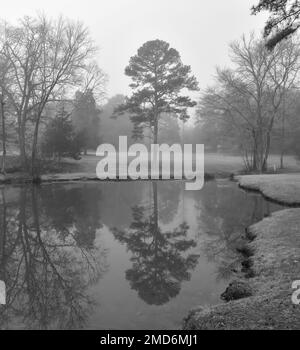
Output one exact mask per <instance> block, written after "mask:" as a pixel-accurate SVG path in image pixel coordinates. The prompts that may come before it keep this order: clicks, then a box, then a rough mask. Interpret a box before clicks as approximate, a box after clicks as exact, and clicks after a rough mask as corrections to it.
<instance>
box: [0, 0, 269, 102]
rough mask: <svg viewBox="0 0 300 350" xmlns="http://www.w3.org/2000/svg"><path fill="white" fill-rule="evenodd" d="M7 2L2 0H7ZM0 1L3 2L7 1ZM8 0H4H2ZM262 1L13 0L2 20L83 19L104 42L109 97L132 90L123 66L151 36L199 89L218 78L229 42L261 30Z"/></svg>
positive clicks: (100, 42)
mask: <svg viewBox="0 0 300 350" xmlns="http://www.w3.org/2000/svg"><path fill="white" fill-rule="evenodd" d="M2 1H3V0H2ZM2 1H1V2H2ZM3 2H4V1H3ZM257 2H258V0H226V1H224V0H219V1H213V0H84V1H83V0H81V1H78V0H48V1H44V0H26V1H24V0H13V1H6V2H5V5H4V6H3V4H2V6H1V13H0V17H1V19H5V20H7V21H12V22H14V21H16V20H17V19H18V18H20V17H22V16H24V15H35V14H36V13H37V12H43V13H45V14H46V15H49V16H50V17H56V16H59V15H64V16H65V17H68V18H71V19H74V20H80V21H82V22H84V24H85V25H86V26H87V27H88V28H89V29H90V32H91V36H92V38H93V39H94V40H95V43H96V45H97V46H98V47H99V53H98V57H97V60H98V62H99V65H100V67H101V68H102V69H103V70H104V71H105V72H106V73H107V74H108V78H109V81H108V85H107V96H108V97H110V96H113V95H115V94H119V93H121V94H129V93H130V89H129V87H128V85H129V83H130V80H129V79H128V78H127V77H126V76H125V74H124V69H125V67H126V65H127V64H128V62H129V59H130V57H131V56H133V55H134V54H135V53H136V52H137V49H138V48H139V47H140V46H141V45H142V44H143V43H144V42H146V41H148V40H153V39H161V40H165V41H167V42H169V43H170V45H171V46H172V47H174V48H175V49H177V50H178V51H179V53H180V54H181V58H182V61H183V63H184V64H188V65H190V66H191V68H192V72H193V74H194V75H195V76H196V77H197V79H198V81H199V86H200V89H201V90H203V89H205V88H206V87H207V86H208V85H211V84H212V83H213V76H214V72H215V68H216V66H221V67H224V66H227V65H229V63H230V61H229V58H228V44H229V43H230V42H232V41H233V40H237V39H239V38H240V37H241V36H242V34H249V33H250V32H251V31H255V32H256V33H257V34H259V33H260V32H261V31H262V29H263V26H264V23H265V20H266V18H267V14H260V15H257V16H252V15H251V11H250V8H251V6H252V5H254V4H256V3H257Z"/></svg>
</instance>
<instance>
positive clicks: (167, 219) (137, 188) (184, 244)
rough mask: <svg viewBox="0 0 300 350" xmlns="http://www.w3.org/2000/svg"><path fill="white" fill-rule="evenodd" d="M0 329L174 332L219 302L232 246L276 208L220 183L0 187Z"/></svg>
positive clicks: (232, 261) (231, 265) (230, 270)
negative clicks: (0, 287) (196, 187)
mask: <svg viewBox="0 0 300 350" xmlns="http://www.w3.org/2000/svg"><path fill="white" fill-rule="evenodd" d="M0 197H1V206H0V218H1V219H0V222H1V227H0V230H1V231H0V280H2V281H4V282H5V283H6V305H0V329H7V328H8V329H15V328H26V329H28V328H29V329H30V328H34V329H36V328H40V329H53V328H54V329H66V328H72V329H74V328H75V329H78V328H84V329H176V328H180V327H181V323H182V320H183V318H184V317H185V316H186V315H187V313H188V311H189V310H190V309H191V308H194V307H196V306H198V305H202V306H204V305H213V304H217V303H219V302H220V301H221V300H220V294H221V293H222V292H223V291H224V289H225V288H226V286H227V285H228V283H229V281H230V279H232V278H233V277H234V270H235V265H236V264H238V263H239V257H238V255H237V253H236V251H235V248H234V244H235V242H236V240H237V239H238V238H239V236H240V234H241V233H243V232H244V229H245V227H247V226H248V225H250V224H251V223H254V222H257V221H259V220H260V219H262V218H263V217H264V216H266V215H269V214H270V213H271V212H273V211H275V210H278V209H280V208H281V207H280V206H279V205H276V204H273V203H270V202H267V201H266V200H265V199H264V198H263V197H262V196H261V195H259V194H257V193H249V192H245V191H243V190H241V189H239V188H238V186H237V184H236V183H233V182H230V181H227V180H217V181H211V182H207V183H206V184H205V186H204V188H203V189H202V190H201V191H185V190H184V182H181V181H161V182H151V181H140V182H107V183H99V182H95V183H88V182H86V183H84V182H81V183H79V182H78V183H75V182H74V183H68V184H48V185H46V184H45V185H41V186H38V187H37V186H33V187H31V186H24V187H5V188H2V189H1V190H0Z"/></svg>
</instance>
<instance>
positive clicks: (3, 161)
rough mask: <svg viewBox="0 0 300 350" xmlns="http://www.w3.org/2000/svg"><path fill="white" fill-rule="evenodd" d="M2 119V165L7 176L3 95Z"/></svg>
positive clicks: (2, 101)
mask: <svg viewBox="0 0 300 350" xmlns="http://www.w3.org/2000/svg"><path fill="white" fill-rule="evenodd" d="M0 104H1V117H2V118H1V119H2V151H3V153H2V165H1V172H2V174H5V161H6V130H5V114H4V99H3V95H1V101H0Z"/></svg>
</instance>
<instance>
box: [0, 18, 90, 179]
mask: <svg viewBox="0 0 300 350" xmlns="http://www.w3.org/2000/svg"><path fill="white" fill-rule="evenodd" d="M0 43H1V45H2V46H3V52H2V57H3V58H4V59H5V60H7V61H8V62H9V72H8V75H9V82H10V83H9V85H3V86H1V87H2V89H3V91H5V94H6V96H7V98H8V99H9V100H10V102H11V104H12V105H13V106H14V109H15V112H16V115H17V120H18V137H19V144H20V154H21V160H22V163H23V164H24V166H28V165H27V162H26V136H27V135H26V133H27V132H28V130H27V124H28V122H31V123H32V124H31V125H33V130H32V132H33V136H32V141H31V143H32V145H31V172H32V175H33V177H36V176H37V175H38V174H37V168H36V157H37V144H38V134H39V127H40V122H41V118H42V116H43V112H44V109H45V106H46V104H47V103H48V102H50V101H54V100H60V99H63V98H65V97H66V95H68V94H69V93H70V92H71V91H74V89H75V87H77V88H78V86H80V85H82V84H83V83H84V82H85V80H86V78H85V76H86V75H87V74H88V72H89V69H90V62H91V60H92V59H93V57H94V54H95V52H96V48H95V46H94V44H93V42H92V40H91V39H90V36H89V33H88V30H87V29H86V28H85V27H84V26H83V25H82V24H81V23H78V22H71V21H69V20H66V19H64V18H62V17H60V18H59V19H58V20H55V21H54V20H49V19H47V18H46V17H45V16H39V17H37V18H30V17H25V18H23V19H22V20H21V21H20V22H19V25H17V26H11V25H7V24H6V25H3V26H2V28H1V35H0ZM94 71H96V68H94ZM90 84H91V82H90ZM31 127H32V126H31Z"/></svg>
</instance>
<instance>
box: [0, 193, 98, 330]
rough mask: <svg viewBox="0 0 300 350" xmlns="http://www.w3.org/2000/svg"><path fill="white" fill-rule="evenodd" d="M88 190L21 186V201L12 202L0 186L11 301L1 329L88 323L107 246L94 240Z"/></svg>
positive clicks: (1, 273)
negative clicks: (91, 288)
mask: <svg viewBox="0 0 300 350" xmlns="http://www.w3.org/2000/svg"><path fill="white" fill-rule="evenodd" d="M93 191H94V192H95V189H93ZM84 193H85V192H84V191H81V192H74V191H66V190H64V189H63V187H62V188H60V189H59V188H56V190H55V191H52V189H51V186H49V187H47V186H45V187H41V188H39V187H36V186H34V187H27V188H26V187H22V188H21V189H19V192H18V194H19V197H18V204H17V205H16V203H13V204H12V205H10V204H7V203H6V200H5V192H4V190H2V193H1V194H2V203H1V209H2V210H1V211H2V212H1V232H0V279H2V280H4V281H5V283H6V288H7V290H6V294H7V295H6V298H7V300H6V302H7V303H6V305H5V306H3V307H1V313H0V328H2V329H3V328H17V327H20V326H21V327H22V328H42V329H51V328H56V329H57V328H58V329H69V328H82V327H83V326H84V324H85V321H86V318H87V315H88V313H89V311H90V308H91V306H92V305H93V301H92V299H91V298H90V297H89V296H88V294H87V287H88V286H89V285H90V284H91V283H92V282H96V281H97V280H99V278H100V277H101V275H102V273H103V272H104V270H105V250H103V249H102V248H101V246H99V245H97V244H96V241H95V237H96V230H97V229H98V228H99V227H100V221H99V214H98V216H96V217H95V215H94V214H95V213H94V212H92V213H90V215H86V214H87V212H86V211H85V210H84V208H85V204H86V203H85V201H84V198H83V197H82V196H84V195H85V194H84ZM86 195H87V196H88V197H89V198H90V194H89V193H87V194H86ZM97 195H98V196H99V193H97ZM81 204H82V205H81ZM92 205H95V202H93V203H92ZM86 210H89V208H87V209H86ZM51 211H54V213H52V214H54V215H51ZM58 211H60V212H61V214H60V215H58ZM83 220H84V222H85V223H86V224H85V225H83Z"/></svg>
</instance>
